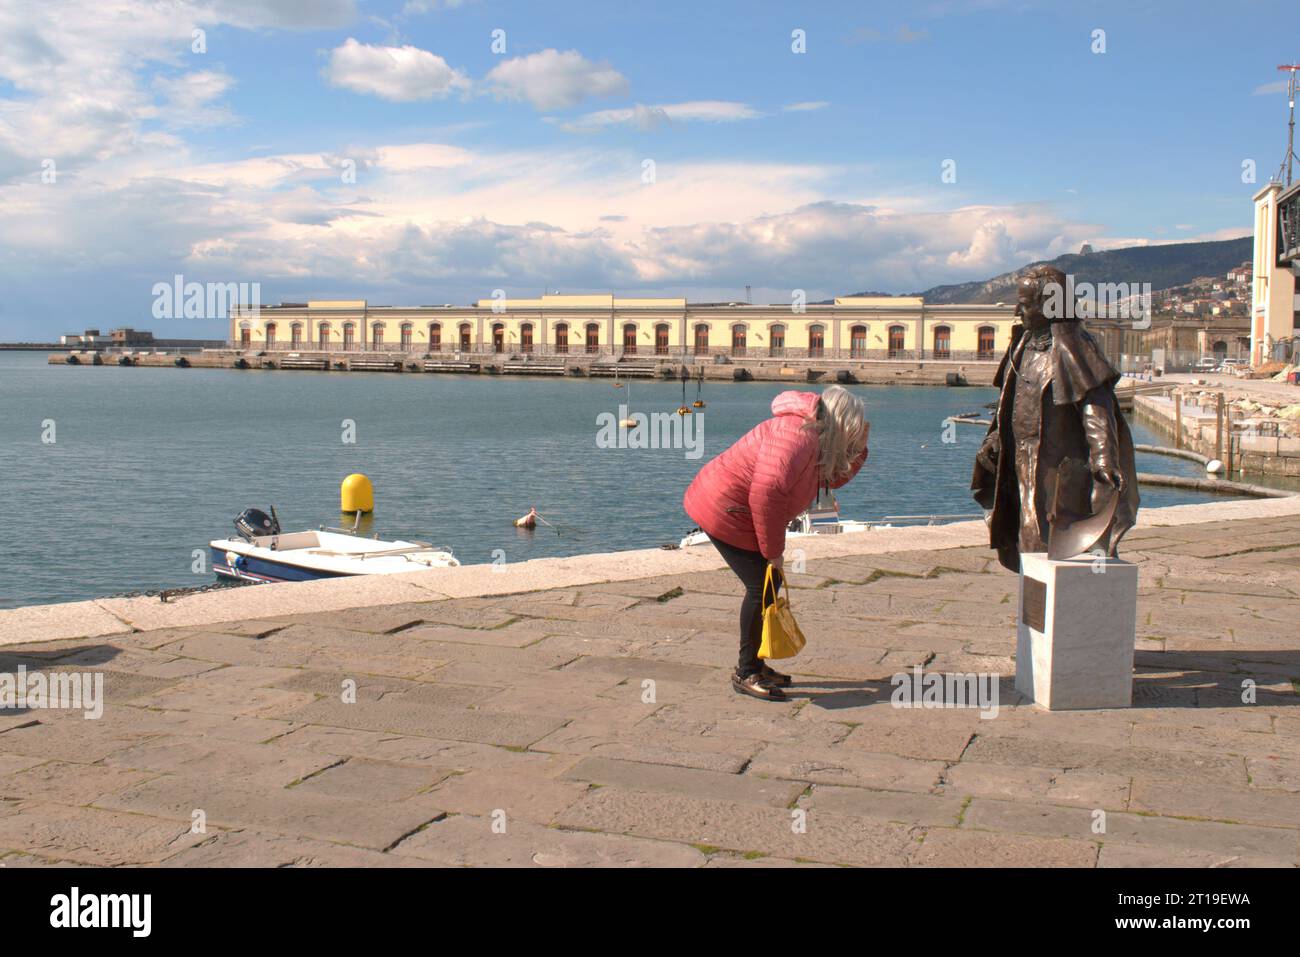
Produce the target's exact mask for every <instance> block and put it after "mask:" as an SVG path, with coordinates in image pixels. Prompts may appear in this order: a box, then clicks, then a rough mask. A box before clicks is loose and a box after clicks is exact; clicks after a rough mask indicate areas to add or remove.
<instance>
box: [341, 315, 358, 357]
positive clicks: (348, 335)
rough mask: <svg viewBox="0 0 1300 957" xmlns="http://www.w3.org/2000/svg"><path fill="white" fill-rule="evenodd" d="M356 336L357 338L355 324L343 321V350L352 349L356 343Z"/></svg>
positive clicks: (348, 350)
mask: <svg viewBox="0 0 1300 957" xmlns="http://www.w3.org/2000/svg"><path fill="white" fill-rule="evenodd" d="M356 338H357V327H356V324H355V323H351V322H345V323H343V351H344V352H350V351H352V347H353V345H354V344H355V343H356Z"/></svg>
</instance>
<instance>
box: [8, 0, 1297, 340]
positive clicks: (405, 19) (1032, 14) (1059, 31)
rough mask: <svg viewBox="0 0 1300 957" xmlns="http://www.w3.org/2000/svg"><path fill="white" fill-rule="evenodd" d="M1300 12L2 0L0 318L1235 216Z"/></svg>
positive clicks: (879, 265)
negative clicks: (245, 287)
mask: <svg viewBox="0 0 1300 957" xmlns="http://www.w3.org/2000/svg"><path fill="white" fill-rule="evenodd" d="M1294 13H1295V11H1294V5H1293V3H1292V4H1288V3H1283V2H1244V3H1240V4H1236V5H1234V6H1233V7H1232V8H1231V9H1230V10H1228V9H1225V8H1224V7H1223V6H1222V5H1221V4H1217V3H1213V2H1143V0H1125V2H1105V0H1103V2H1090V3H1064V2H1059V0H1042V2H1037V0H1022V2H998V0H918V2H915V3H908V4H898V3H864V2H844V3H841V2H819V3H793V2H787V3H776V2H769V0H715V2H710V3H700V2H698V0H697V2H680V0H658V2H630V3H609V2H608V0H603V2H586V0H583V2H578V0H574V2H558V0H557V2H542V0H316V2H312V0H261V2H256V0H205V2H194V3H190V2H185V3H182V2H167V0H94V2H89V0H87V2H71V0H0V284H2V286H3V289H2V290H0V341H33V340H36V341H49V340H52V339H54V338H56V337H57V336H58V335H59V334H60V333H65V332H74V331H79V330H81V329H84V328H87V327H98V328H101V329H104V330H105V331H106V330H107V329H109V328H114V327H117V326H132V327H134V328H137V329H150V330H151V331H153V332H154V334H155V335H156V336H159V337H169V338H171V337H223V338H224V336H225V332H226V323H224V322H223V321H220V320H218V319H212V318H207V319H194V318H191V319H159V318H155V316H154V313H153V309H154V306H155V300H156V298H157V297H156V295H155V285H156V284H158V283H172V282H173V281H174V277H175V276H177V275H180V276H182V277H183V279H184V281H186V282H199V283H231V282H235V283H258V284H259V288H260V299H261V302H262V303H264V304H271V303H275V302H280V301H302V300H305V299H309V298H364V299H367V300H369V301H370V302H371V303H373V304H386V305H421V304H441V303H457V304H460V303H469V302H473V301H475V300H477V299H480V298H488V297H490V296H491V295H492V294H493V291H494V290H496V289H501V290H503V291H504V292H505V294H506V295H507V296H509V297H512V298H517V297H534V296H537V295H539V294H541V293H542V292H544V291H560V292H565V293H579V292H614V293H616V294H619V295H624V296H640V295H671V296H686V297H687V298H688V299H690V300H692V301H718V300H722V301H732V300H742V299H743V298H744V295H745V292H744V290H745V286H746V285H749V286H751V287H752V289H753V292H752V297H753V301H755V302H789V301H790V300H791V298H792V294H793V292H794V290H802V291H803V293H804V295H806V297H807V299H808V301H817V300H819V299H825V298H829V297H832V296H836V295H845V294H849V293H852V292H856V291H861V290H873V291H883V292H891V293H908V292H915V291H918V290H922V289H925V288H928V287H930V286H933V285H936V284H939V283H951V282H963V281H969V280H977V279H984V278H988V277H990V276H993V275H996V274H998V273H1001V272H1004V271H1006V270H1009V269H1014V268H1017V267H1019V266H1022V265H1024V264H1025V263H1028V262H1031V261H1034V260H1037V259H1044V258H1051V257H1053V256H1057V255H1059V254H1061V253H1064V252H1076V251H1078V248H1079V246H1080V244H1081V243H1083V242H1089V243H1091V244H1092V245H1093V247H1094V248H1098V249H1101V248H1117V247H1121V246H1132V245H1141V244H1150V243H1169V242H1185V241H1190V240H1205V239H1223V238H1231V237H1236V236H1242V235H1246V234H1248V233H1249V232H1250V226H1251V208H1252V207H1251V196H1252V195H1253V194H1254V193H1255V192H1256V191H1257V190H1258V189H1259V187H1260V186H1261V185H1262V184H1263V183H1264V182H1265V181H1267V180H1268V179H1269V177H1270V176H1272V175H1273V174H1274V173H1275V172H1276V170H1277V168H1278V165H1279V163H1280V161H1281V159H1282V154H1283V152H1284V148H1285V142H1286V140H1285V137H1286V95H1285V84H1284V82H1283V81H1282V78H1283V76H1284V74H1281V73H1279V72H1277V70H1276V67H1277V65H1278V64H1282V63H1292V62H1300V36H1298V35H1297V34H1296V31H1295V29H1294V22H1295V21H1294ZM1249 163H1253V164H1254V167H1255V173H1254V178H1253V181H1251V179H1250V178H1249V177H1248V176H1247V175H1246V173H1245V172H1244V171H1243V164H1249ZM1120 278H1122V279H1128V280H1131V281H1141V277H1120Z"/></svg>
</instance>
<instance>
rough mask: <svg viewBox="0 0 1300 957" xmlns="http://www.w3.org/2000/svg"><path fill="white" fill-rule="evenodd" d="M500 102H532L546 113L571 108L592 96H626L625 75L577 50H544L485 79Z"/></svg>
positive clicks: (494, 70) (515, 60) (503, 65)
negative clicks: (562, 51)
mask: <svg viewBox="0 0 1300 957" xmlns="http://www.w3.org/2000/svg"><path fill="white" fill-rule="evenodd" d="M484 82H485V84H486V85H487V87H488V89H490V90H491V91H492V93H493V94H495V95H496V97H497V98H498V99H503V100H520V101H527V102H528V103H531V104H532V105H533V107H534V108H535V109H538V110H541V111H543V112H549V111H551V110H562V109H568V108H569V107H573V106H576V105H577V104H579V103H581V102H582V101H583V100H585V99H587V98H589V97H608V96H622V95H625V94H626V93H627V91H628V83H627V80H626V79H625V78H624V76H623V75H622V74H621V73H619V72H618V71H617V70H615V69H614V68H613V67H612V66H610V65H609V64H608V63H594V62H592V61H591V60H588V59H586V58H585V57H584V56H583V55H582V54H580V53H579V52H578V51H577V50H568V51H565V52H564V53H561V52H559V51H558V50H542V51H541V52H540V53H530V54H528V55H527V56H522V57H514V58H513V59H510V60H506V61H505V62H504V63H500V64H498V65H497V66H495V67H493V68H492V69H491V70H490V71H489V72H488V75H487V77H486V78H485V80H484Z"/></svg>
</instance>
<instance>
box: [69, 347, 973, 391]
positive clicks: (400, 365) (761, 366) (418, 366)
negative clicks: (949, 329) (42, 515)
mask: <svg viewBox="0 0 1300 957" xmlns="http://www.w3.org/2000/svg"><path fill="white" fill-rule="evenodd" d="M70 356H71V357H72V358H74V359H75V360H76V361H75V362H73V361H71V360H70ZM122 358H123V354H122V353H110V352H103V353H90V352H80V353H78V352H73V353H62V352H60V353H52V354H51V355H50V356H49V364H50V365H77V366H79V367H80V366H100V365H104V366H107V365H113V366H117V365H123V364H129V365H130V366H132V367H142V368H159V369H161V368H173V369H174V368H177V367H178V365H179V366H180V367H181V368H184V369H188V368H194V369H243V370H247V371H263V370H264V371H270V370H276V371H295V370H302V369H306V370H312V371H321V372H324V371H329V372H381V373H383V372H386V373H426V374H428V373H438V372H442V373H454V374H461V375H479V374H482V375H540V376H566V375H569V376H588V375H592V376H596V375H600V376H606V377H608V376H612V375H613V374H614V369H616V368H617V369H618V370H619V373H620V374H621V375H624V376H627V377H637V378H663V379H677V378H678V377H679V376H680V374H681V370H682V367H683V364H685V367H686V369H687V371H688V373H689V374H690V375H691V376H692V377H693V376H696V375H699V374H700V372H701V371H702V372H703V375H704V378H705V379H707V380H708V381H710V382H727V381H737V382H749V381H755V382H793V383H800V382H819V383H830V382H837V381H838V382H843V383H860V384H864V385H925V386H937V385H948V384H950V382H949V380H950V377H953V376H956V377H959V380H960V381H961V382H962V383H963V384H965V385H972V386H989V385H992V383H993V376H994V374H995V373H996V372H997V362H995V361H961V362H956V361H954V362H944V361H934V360H924V361H912V360H905V359H844V358H827V359H825V360H807V359H798V360H794V359H791V360H782V359H771V358H763V357H755V358H749V357H736V358H731V359H730V361H728V362H709V363H704V362H700V363H693V362H690V361H687V362H685V363H683V361H682V359H681V358H680V357H675V358H663V357H654V356H641V357H629V358H628V359H627V361H626V362H622V363H614V362H612V361H610V357H608V356H605V357H589V356H585V355H572V356H567V357H564V356H536V357H530V358H528V359H524V358H521V357H518V356H511V355H506V354H498V353H487V354H483V353H459V354H458V353H450V352H449V353H441V354H425V353H402V352H307V351H304V352H300V353H295V354H293V355H292V356H291V354H289V353H286V352H266V353H261V354H257V353H252V352H238V351H234V350H220V351H218V350H205V351H203V352H186V353H177V352H171V353H162V354H155V353H131V354H129V355H127V356H126V358H127V359H129V363H123V362H122ZM602 360H603V361H602Z"/></svg>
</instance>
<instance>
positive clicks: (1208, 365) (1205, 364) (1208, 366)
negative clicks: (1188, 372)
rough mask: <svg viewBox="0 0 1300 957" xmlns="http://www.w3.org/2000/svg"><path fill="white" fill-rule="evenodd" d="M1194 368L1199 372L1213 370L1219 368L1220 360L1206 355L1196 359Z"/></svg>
mask: <svg viewBox="0 0 1300 957" xmlns="http://www.w3.org/2000/svg"><path fill="white" fill-rule="evenodd" d="M1193 368H1194V369H1195V370H1196V371H1197V372H1213V371H1214V370H1216V369H1217V368H1219V360H1218V359H1216V358H1214V356H1204V357H1202V358H1200V359H1197V360H1196V365H1195V366H1193Z"/></svg>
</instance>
